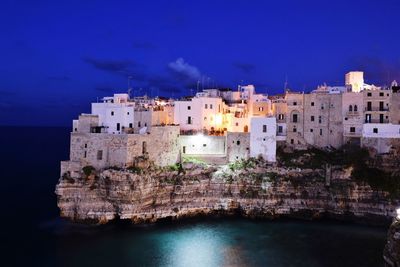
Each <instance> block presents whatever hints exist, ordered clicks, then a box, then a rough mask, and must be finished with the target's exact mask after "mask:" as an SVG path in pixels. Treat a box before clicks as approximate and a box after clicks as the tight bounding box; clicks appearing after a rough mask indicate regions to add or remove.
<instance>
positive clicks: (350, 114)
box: [346, 111, 360, 117]
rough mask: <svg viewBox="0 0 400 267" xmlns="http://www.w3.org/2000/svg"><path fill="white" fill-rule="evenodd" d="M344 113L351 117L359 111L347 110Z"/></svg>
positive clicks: (358, 113)
mask: <svg viewBox="0 0 400 267" xmlns="http://www.w3.org/2000/svg"><path fill="white" fill-rule="evenodd" d="M346 115H347V116H348V117H351V116H360V112H358V111H347V113H346Z"/></svg>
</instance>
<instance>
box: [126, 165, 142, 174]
mask: <svg viewBox="0 0 400 267" xmlns="http://www.w3.org/2000/svg"><path fill="white" fill-rule="evenodd" d="M127 170H128V171H130V172H132V173H136V174H141V173H142V169H141V168H139V167H137V166H130V167H128V168H127Z"/></svg>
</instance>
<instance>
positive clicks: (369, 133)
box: [362, 123, 400, 138]
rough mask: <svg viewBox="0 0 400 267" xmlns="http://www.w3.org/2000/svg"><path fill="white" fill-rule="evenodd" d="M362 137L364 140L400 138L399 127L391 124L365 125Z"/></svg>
mask: <svg viewBox="0 0 400 267" xmlns="http://www.w3.org/2000/svg"><path fill="white" fill-rule="evenodd" d="M362 137H365V138H400V125H399V124H391V123H365V124H363V130H362Z"/></svg>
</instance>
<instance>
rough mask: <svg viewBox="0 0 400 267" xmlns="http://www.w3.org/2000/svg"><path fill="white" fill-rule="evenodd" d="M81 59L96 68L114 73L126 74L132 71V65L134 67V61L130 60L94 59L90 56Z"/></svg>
mask: <svg viewBox="0 0 400 267" xmlns="http://www.w3.org/2000/svg"><path fill="white" fill-rule="evenodd" d="M82 60H83V61H84V62H86V63H88V64H89V65H91V66H93V67H94V68H96V69H98V70H102V71H106V72H110V73H115V74H124V75H127V74H129V73H132V72H133V67H135V64H134V62H132V61H131V60H110V59H96V58H91V57H83V58H82Z"/></svg>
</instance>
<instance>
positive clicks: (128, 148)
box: [70, 126, 179, 168]
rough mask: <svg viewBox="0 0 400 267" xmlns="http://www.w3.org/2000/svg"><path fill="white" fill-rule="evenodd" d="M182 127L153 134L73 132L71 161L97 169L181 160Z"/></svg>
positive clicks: (159, 129) (164, 128)
mask: <svg viewBox="0 0 400 267" xmlns="http://www.w3.org/2000/svg"><path fill="white" fill-rule="evenodd" d="M178 138H179V127H178V126H155V127H153V129H152V131H151V133H150V134H143V135H141V134H115V135H114V134H105V133H76V132H73V133H71V145H70V160H71V161H76V162H80V163H81V165H82V166H85V165H92V166H93V167H95V168H105V167H109V166H118V167H126V166H130V165H132V164H133V163H134V161H135V158H137V157H141V156H142V157H145V158H148V159H149V160H150V161H153V162H154V163H155V164H156V165H160V166H165V165H171V164H174V163H176V162H177V161H178V159H179V143H178Z"/></svg>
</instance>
